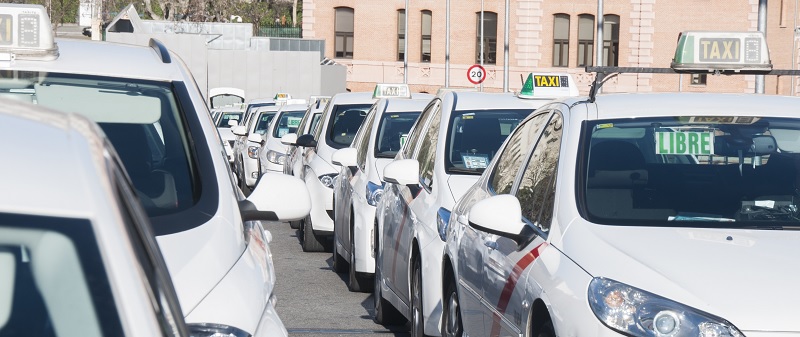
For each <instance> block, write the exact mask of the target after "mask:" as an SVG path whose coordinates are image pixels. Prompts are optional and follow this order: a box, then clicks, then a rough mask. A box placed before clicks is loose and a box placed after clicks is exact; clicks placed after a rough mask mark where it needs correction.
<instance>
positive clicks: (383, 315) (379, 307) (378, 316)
mask: <svg viewBox="0 0 800 337" xmlns="http://www.w3.org/2000/svg"><path fill="white" fill-rule="evenodd" d="M375 249H376V250H377V249H378V248H377V246H376V248H375ZM375 258H376V259H377V258H378V254H375ZM377 263H378V261H377V260H376V261H375V277H374V278H373V285H372V300H373V302H374V305H375V316H374V318H373V320H374V321H375V323H378V324H383V325H387V326H388V325H401V324H405V323H406V318H405V317H403V314H401V313H400V312H399V311H397V309H395V307H394V306H393V305H392V304H391V303H389V301H387V300H385V299H383V295H382V294H381V268H379V266H378V265H377Z"/></svg>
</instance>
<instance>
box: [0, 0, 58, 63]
mask: <svg viewBox="0 0 800 337" xmlns="http://www.w3.org/2000/svg"><path fill="white" fill-rule="evenodd" d="M57 57H58V48H56V44H55V42H54V40H53V30H52V27H51V25H50V18H49V17H48V16H47V11H46V10H45V9H44V7H42V6H41V5H27V4H10V3H3V4H0V62H11V61H13V60H15V59H20V60H22V59H25V60H45V61H46V60H54V59H56V58H57Z"/></svg>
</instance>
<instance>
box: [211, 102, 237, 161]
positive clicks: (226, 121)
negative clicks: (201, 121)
mask: <svg viewBox="0 0 800 337" xmlns="http://www.w3.org/2000/svg"><path fill="white" fill-rule="evenodd" d="M243 119H244V110H243V109H242V108H240V107H224V108H219V109H218V112H217V114H216V118H215V119H214V124H216V126H217V132H219V137H220V138H222V142H223V146H224V147H225V154H226V155H227V156H228V162H230V163H233V160H234V157H233V149H234V147H235V146H236V138H237V137H236V135H234V134H233V128H235V127H236V126H238V125H240V124H241V123H243V122H242V120H243ZM234 121H235V126H234V125H232V124H234Z"/></svg>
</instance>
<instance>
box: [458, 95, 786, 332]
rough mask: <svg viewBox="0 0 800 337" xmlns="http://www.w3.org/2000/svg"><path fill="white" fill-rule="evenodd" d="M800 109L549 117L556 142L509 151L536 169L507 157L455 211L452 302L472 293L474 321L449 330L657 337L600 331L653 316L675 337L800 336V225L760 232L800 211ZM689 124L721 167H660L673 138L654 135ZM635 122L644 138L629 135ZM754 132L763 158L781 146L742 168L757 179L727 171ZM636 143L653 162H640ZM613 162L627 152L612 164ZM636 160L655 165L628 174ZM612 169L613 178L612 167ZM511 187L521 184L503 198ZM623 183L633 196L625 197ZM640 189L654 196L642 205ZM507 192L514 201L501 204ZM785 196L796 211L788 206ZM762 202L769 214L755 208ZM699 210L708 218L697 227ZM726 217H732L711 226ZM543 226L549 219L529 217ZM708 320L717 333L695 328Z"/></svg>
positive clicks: (613, 98) (693, 101)
mask: <svg viewBox="0 0 800 337" xmlns="http://www.w3.org/2000/svg"><path fill="white" fill-rule="evenodd" d="M798 104H800V100H799V99H798V98H796V97H781V96H772V95H747V94H710V93H703V94H699V93H698V94H680V93H674V94H666V93H665V94H613V95H612V94H609V95H599V96H597V98H596V101H595V102H594V103H591V102H589V101H587V100H585V98H574V99H564V100H560V101H558V102H555V103H552V104H549V105H547V106H545V107H543V108H541V109H540V110H539V111H540V113H542V114H546V115H542V117H540V116H539V115H533V116H532V117H530V118H529V121H531V120H535V119H537V118H544V120H545V121H547V125H546V127H547V129H543V128H541V129H539V130H545V131H544V133H542V132H541V131H534V130H536V129H537V128H535V127H530V129H529V131H519V130H521V129H522V126H521V127H520V128H518V129H517V131H515V132H518V131H519V133H520V136H519V137H520V139H526V141H522V142H511V141H509V142H507V143H506V145H505V146H504V150H503V151H505V148H508V147H509V146H511V145H510V144H515V145H516V146H517V147H518V149H516V152H520V153H523V154H526V155H525V156H524V157H522V159H521V160H519V161H518V162H517V164H512V165H505V164H503V163H504V162H508V163H511V162H513V160H512V159H509V160H508V161H505V160H504V158H505V156H504V155H503V154H501V155H500V156H498V157H497V158H496V159H495V160H494V161H493V163H492V165H491V167H490V168H487V170H486V171H485V172H484V174H483V175H482V176H481V179H480V180H479V181H478V183H477V184H476V185H475V186H474V187H472V189H470V191H469V192H467V194H466V195H465V197H464V198H463V199H462V200H461V201H460V202H459V203H458V205H456V207H455V209H454V210H453V213H452V217H451V219H450V222H449V224H448V226H447V228H446V233H447V254H446V257H445V259H444V261H443V262H442V263H443V264H444V265H445V270H444V273H443V275H444V278H445V283H444V289H448V285H449V286H450V287H454V288H453V289H457V292H456V294H457V295H456V296H454V297H453V296H451V298H452V299H454V301H453V302H451V301H446V302H447V303H456V304H457V305H455V306H454V307H457V308H460V310H459V311H454V312H453V314H452V315H447V316H448V317H454V318H456V320H453V322H456V321H460V322H463V329H464V331H463V333H464V335H471V336H478V335H486V336H488V335H497V334H500V335H509V334H511V335H525V336H541V335H545V336H550V335H557V336H589V335H591V336H620V335H628V336H651V335H656V334H655V333H654V332H653V331H652V330H649V331H644V332H643V331H628V330H626V331H624V332H623V330H625V329H639V328H636V327H633V326H628V325H627V324H628V323H627V322H629V321H628V318H625V319H621V320H617V319H615V318H614V319H612V318H608V319H601V318H600V317H601V316H602V317H612V316H605V315H606V314H607V313H608V312H606V311H603V309H595V308H604V306H605V305H608V306H609V307H610V306H612V305H614V306H616V305H620V306H623V305H624V307H620V308H625V310H626V311H625V312H630V313H631V316H628V317H630V319H631V320H632V321H633V322H643V320H644V321H650V320H651V319H652V320H653V321H655V320H657V319H654V318H653V316H652V315H655V317H661V318H664V321H666V322H668V323H669V322H673V323H674V322H675V321H677V322H678V325H677V327H678V329H677V332H675V331H673V332H672V333H671V334H669V335H675V336H684V335H695V336H697V335H709V334H707V333H711V334H714V333H716V335H718V336H741V335H746V336H798V335H800V321H798V320H797V319H796V318H795V317H794V315H793V314H792V313H793V312H794V311H793V310H792V309H791V308H793V307H794V306H795V304H796V303H797V302H798V301H800V295H798V294H799V293H798V292H797V291H795V289H794V288H795V285H796V284H797V283H798V282H800V273H798V271H797V268H794V266H795V265H796V257H797V256H798V254H800V250H798V246H797V245H796V244H795V242H797V241H798V240H800V232H798V231H797V230H796V229H795V228H796V227H794V226H795V225H794V224H796V220H779V219H782V218H774V219H773V220H767V219H766V218H764V219H759V220H760V221H754V220H748V219H752V218H748V216H751V215H748V214H754V215H752V216H758V214H759V213H758V212H767V213H765V214H766V215H768V216H770V214H771V213H769V211H770V210H776V209H777V208H775V207H777V206H772V205H775V204H777V203H780V202H781V200H788V201H784V202H791V203H795V202H796V200H797V199H796V198H797V197H796V194H795V191H796V190H795V189H794V187H793V186H792V184H791V181H792V180H794V181H795V184H797V180H796V178H797V177H796V176H795V174H794V173H792V172H796V171H797V169H798V167H797V166H798V162H800V161H797V153H798V150H800V147H798V146H800V144H799V143H798V142H797V139H798V137H797V136H798V135H800V120H798V117H797V114H796V112H795V111H794V109H793V108H792V107H795V106H797V105H798ZM679 116H680V117H682V118H680V119H679V118H678V117H679ZM550 118H552V119H550ZM726 120H730V122H729V123H726V122H725V121H726ZM659 121H661V122H659ZM687 121H688V123H687ZM717 121H718V122H719V123H718V124H717ZM681 122H684V123H683V124H687V125H696V127H697V130H699V129H705V130H711V131H713V133H715V134H716V135H715V136H714V137H713V139H714V140H713V143H712V144H711V148H712V149H713V153H714V154H715V155H714V156H713V157H717V156H719V157H720V158H719V161H718V162H716V161H715V162H710V160H712V159H713V157H711V156H702V157H699V158H700V160H702V161H704V162H698V161H697V160H694V161H693V160H684V161H680V160H675V159H674V157H672V156H675V155H671V154H657V153H659V151H662V150H660V149H654V145H653V143H655V142H657V141H659V140H657V139H654V138H659V137H662V136H661V135H658V134H657V133H655V132H657V131H658V132H664V133H665V134H668V135H669V134H676V133H677V132H684V131H681V130H689V131H691V130H692V129H690V128H687V127H686V126H683V125H680V123H681ZM634 123H640V124H641V125H642V127H641V131H639V130H640V129H639V128H635V127H630V126H631V125H634ZM689 123H692V124H689ZM529 124H530V123H529ZM662 127H663V128H662ZM656 128H658V130H655V129H656ZM725 130H734V131H737V132H733V133H728V132H727V131H725ZM589 131H591V132H589ZM706 132H709V131H706ZM748 133H749V134H750V135H749V136H747V137H753V138H751V141H752V142H753V143H752V144H749V146H751V149H756V148H759V146H758V145H757V142H755V139H756V137H757V138H758V139H760V140H769V139H772V140H773V141H777V142H776V143H773V144H777V146H775V145H770V147H771V148H770V149H769V150H770V151H771V152H765V153H766V154H756V155H755V156H754V155H753V154H752V153H751V154H750V155H749V156H748V155H743V157H739V158H740V160H742V159H741V158H744V160H745V161H747V160H751V161H752V163H750V164H745V165H743V166H741V165H738V164H736V163H735V162H733V163H730V164H728V163H729V162H728V160H729V159H732V158H736V157H737V155H736V151H731V152H730V154H727V155H726V154H724V153H725V151H728V150H725V149H726V148H727V146H731V145H728V144H735V142H733V141H732V140H733V139H739V138H735V137H743V136H742V135H747V134H748ZM540 134H542V135H543V136H539V135H540ZM754 134H755V136H754ZM595 135H596V136H595ZM601 135H603V136H601ZM513 137H514V136H512V138H513ZM540 137H541V138H540ZM687 137H689V136H687ZM537 139H539V140H538V141H537ZM676 139H677V138H676ZM728 139H731V141H728ZM742 139H744V138H742ZM631 140H636V141H631ZM611 142H615V143H611ZM639 142H641V143H639ZM518 144H522V145H518ZM590 144H591V145H590ZM603 144H614V146H613V147H611V145H607V146H603ZM630 144H633V145H635V146H633V148H632V149H633V150H634V151H638V152H628V151H627V149H628V148H631V146H630ZM644 144H649V145H644ZM661 144H664V143H661ZM590 146H591V147H590ZM776 147H777V149H778V150H779V152H776ZM605 148H609V149H611V150H613V151H611V152H601V150H600V149H605ZM667 148H668V146H667ZM623 150H625V151H623ZM748 151H756V150H744V151H743V152H744V153H747V152H748ZM509 153H511V151H509ZM537 153H538V154H537ZM543 153H548V154H550V155H549V156H548V155H540V154H543ZM662 153H663V152H662ZM739 153H742V152H739ZM637 156H638V157H644V159H643V160H642V161H641V162H642V164H633V165H635V166H636V167H632V166H629V165H631V164H628V163H627V161H628V160H629V158H635V157H637ZM682 156H687V155H682ZM509 158H511V157H509ZM604 158H609V159H606V160H605V161H608V162H609V166H608V167H606V165H605V164H604V165H602V167H601V164H600V162H602V161H603V160H602V159H604ZM611 158H613V159H611ZM755 158H758V159H759V160H762V162H761V164H758V165H757V164H755V163H756V159H755ZM780 158H794V161H792V160H789V161H788V162H786V161H783V162H782V161H780ZM687 159H688V158H687ZM722 159H725V160H724V162H723V160H722ZM612 160H613V161H612ZM764 160H766V163H765V164H764V163H763V161H764ZM783 160H786V159H783ZM635 161H638V160H633V162H635ZM542 164H543V165H542ZM712 164H713V165H712ZM781 165H785V166H781ZM500 166H503V167H504V168H503V169H502V170H501V169H499V167H500ZM592 167H594V169H592ZM498 171H502V173H499V174H498V173H497V172H498ZM517 173H518V174H517ZM528 173H530V174H528ZM501 176H505V177H508V178H507V179H505V180H502V182H501V180H497V183H495V182H494V181H495V180H494V178H493V177H501ZM530 176H532V177H549V178H548V179H551V181H550V182H548V183H546V184H544V185H542V186H544V188H541V189H539V191H543V193H542V194H543V195H542V196H541V198H539V197H538V196H536V195H535V194H526V193H528V192H525V191H531V190H530V189H526V188H523V187H520V186H522V185H523V184H528V183H526V180H525V179H526V177H530ZM618 178H621V179H618ZM497 179H502V178H497ZM536 179H538V178H536ZM599 179H607V180H605V181H600V180H599ZM631 182H633V184H631ZM623 183H624V186H627V187H624V188H618V187H614V185H616V184H623ZM529 185H533V183H530V184H529ZM495 186H496V187H495ZM503 186H509V187H510V188H506V187H503ZM535 186H539V185H538V184H537V185H535ZM667 186H669V187H667ZM794 186H797V185H794ZM639 187H642V189H641V191H642V192H643V193H645V194H641V195H639V197H636V195H635V194H634V191H638V188H639ZM496 189H498V190H501V191H503V192H504V193H509V194H502V193H501V195H496V193H500V192H496V191H495V190H496ZM778 190H781V191H782V192H776V191H778ZM756 191H760V193H758V192H756ZM601 192H602V193H603V194H600V193H601ZM675 192H677V193H675ZM534 193H536V192H534ZM784 194H786V195H787V196H788V198H787V199H780V198H778V197H777V196H780V195H784ZM761 195H766V196H764V197H762V196H761ZM529 196H530V197H529ZM792 196H794V199H793V198H792ZM518 198H523V201H520V199H518ZM530 200H541V202H537V203H532V202H531V201H530ZM748 200H756V201H755V205H759V202H760V203H761V205H762V206H760V207H761V208H757V207H752V206H747V205H748V204H747V203H748V202H750V203H752V201H748ZM637 202H639V203H641V204H639V205H637V204H636V203H637ZM626 203H627V206H626V205H625V204H626ZM632 203H633V206H631V204H632ZM539 205H540V206H539ZM536 207H539V208H540V209H539V210H537V209H536ZM688 207H691V208H692V210H693V211H694V212H701V213H704V214H703V216H704V217H698V216H699V215H690V213H684V212H685V210H686V209H687V208H688ZM795 207H796V206H795ZM723 208H725V209H729V210H730V211H731V212H733V213H732V214H727V215H725V214H724V213H717V214H719V215H717V216H713V215H712V213H713V212H710V210H711V209H723ZM521 210H522V211H521ZM754 210H760V211H758V212H753V211H754ZM528 212H529V213H528ZM787 212H793V211H792V210H791V207H789V208H788V211H787ZM535 213H538V214H539V215H538V218H537V219H529V218H530V217H529V216H526V215H524V214H535ZM490 214H495V215H496V216H494V217H492V216H489V215H490ZM777 216H781V215H777ZM681 217H684V218H681ZM520 219H522V221H521V220H520ZM637 219H638V220H637ZM775 219H777V220H775ZM795 219H796V217H795ZM681 220H693V221H691V222H682V221H681ZM784 226H787V227H784ZM784 228H785V230H781V229H784ZM517 233H519V234H517ZM515 238H516V240H515ZM754 285H757V286H755V288H754ZM607 286H608V287H610V288H606V287H607ZM593 289H600V290H602V291H599V292H597V293H595V292H594V290H593ZM604 289H605V290H604ZM743 289H744V291H743ZM596 294H601V295H596ZM451 295H452V293H451ZM619 295H622V297H616V296H619ZM604 296H605V297H604ZM616 298H619V299H620V301H619V302H617V301H616ZM630 303H633V304H630ZM637 303H641V304H637ZM629 305H630V306H631V307H628V306H629ZM445 307H447V305H445ZM627 308H630V309H627ZM647 308H650V309H647ZM456 312H457V314H456ZM640 315H641V316H640ZM648 315H650V316H648ZM698 315H699V316H702V317H703V319H702V320H695V318H694V317H698ZM648 317H649V318H648ZM548 322H549V323H548ZM621 322H624V324H625V325H623V323H621ZM693 322H694V323H693ZM698 322H705V323H703V324H705V325H702V324H696V323H698ZM690 323H691V324H690ZM550 324H551V325H550ZM618 324H619V325H618ZM693 324H695V325H693ZM645 325H646V324H645ZM701 325H702V327H701ZM723 325H724V326H725V327H724V328H722V326H723ZM453 326H455V325H453ZM711 327H714V329H716V332H711V330H710V329H711ZM662 328H664V329H669V328H670V326H669V325H666V326H662ZM717 328H719V329H717ZM551 329H552V330H551ZM698 329H706V330H705V332H703V333H705V334H701V333H700V332H698ZM548 330H550V331H549V332H546V331H548ZM543 331H545V332H546V333H543Z"/></svg>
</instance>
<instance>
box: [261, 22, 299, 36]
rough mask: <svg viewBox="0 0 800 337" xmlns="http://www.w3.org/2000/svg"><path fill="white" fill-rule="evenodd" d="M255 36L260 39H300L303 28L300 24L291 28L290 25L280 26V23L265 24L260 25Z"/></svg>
mask: <svg viewBox="0 0 800 337" xmlns="http://www.w3.org/2000/svg"><path fill="white" fill-rule="evenodd" d="M256 36H261V37H289V38H298V39H299V38H302V37H303V28H302V25H301V24H299V23H298V24H297V25H296V26H294V27H293V26H292V24H290V23H286V24H282V23H280V22H275V23H267V24H263V25H261V27H260V28H259V29H258V31H257V32H256Z"/></svg>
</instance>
